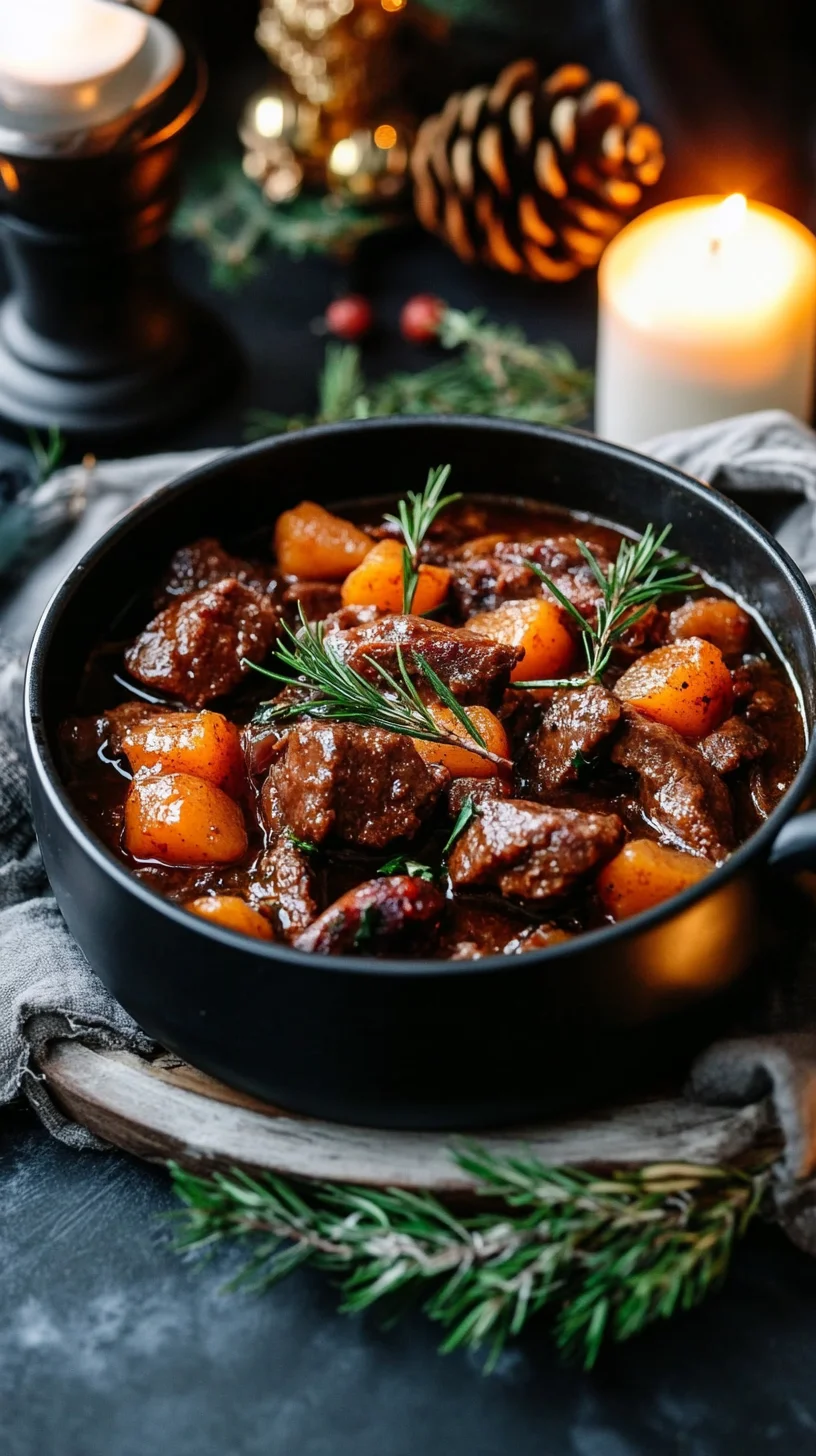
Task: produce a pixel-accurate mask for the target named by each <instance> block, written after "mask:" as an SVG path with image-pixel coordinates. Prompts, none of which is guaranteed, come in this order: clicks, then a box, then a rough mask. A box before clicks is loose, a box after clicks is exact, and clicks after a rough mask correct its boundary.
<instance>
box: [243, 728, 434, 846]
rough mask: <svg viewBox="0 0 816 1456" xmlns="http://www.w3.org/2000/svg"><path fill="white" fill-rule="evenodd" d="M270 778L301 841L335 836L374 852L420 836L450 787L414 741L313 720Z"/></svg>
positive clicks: (290, 740) (294, 734)
mask: <svg viewBox="0 0 816 1456" xmlns="http://www.w3.org/2000/svg"><path fill="white" fill-rule="evenodd" d="M270 778H271V780H272V785H273V787H274V790H275V792H276V794H277V797H278V799H279V802H280V807H281V811H282V814H283V818H284V820H285V822H286V824H288V826H289V828H290V829H291V830H292V832H293V834H296V835H297V837H298V838H299V839H308V840H311V841H312V842H313V843H315V844H320V843H322V841H323V840H324V839H325V838H326V836H327V835H328V834H334V835H336V836H337V837H338V838H339V839H343V840H345V841H346V843H348V844H360V845H369V846H370V847H371V848H372V849H382V848H383V847H384V846H385V845H386V844H390V842H391V840H392V839H403V838H408V837H410V836H411V835H412V834H415V833H416V831H417V829H418V828H419V826H420V824H421V823H422V820H423V819H424V818H426V817H427V815H428V814H429V813H430V812H431V810H432V809H433V807H434V805H435V804H436V801H437V799H438V798H439V795H440V794H441V792H442V790H443V788H444V787H445V786H446V785H447V784H448V783H449V782H450V775H449V774H448V771H447V769H444V768H440V767H439V765H438V764H430V763H425V761H424V760H423V759H422V758H420V756H419V754H418V753H417V751H416V749H415V747H414V745H413V743H412V742H411V740H410V738H406V737H403V736H402V735H400V734H397V733H385V732H383V730H382V729H381V728H363V727H359V726H358V725H357V724H355V723H325V722H320V721H319V720H317V719H314V718H305V719H302V720H301V721H300V722H298V723H296V724H295V725H294V727H293V728H292V729H291V731H290V733H289V735H288V737H287V740H286V747H285V749H284V750H282V751H281V753H280V755H279V756H278V757H277V759H276V760H275V762H274V763H273V765H272V768H271V770H270Z"/></svg>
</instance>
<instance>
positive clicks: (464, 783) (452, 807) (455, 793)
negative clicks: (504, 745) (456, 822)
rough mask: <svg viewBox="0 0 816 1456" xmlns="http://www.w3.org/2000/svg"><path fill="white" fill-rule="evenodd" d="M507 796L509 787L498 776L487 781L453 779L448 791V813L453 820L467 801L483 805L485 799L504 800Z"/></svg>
mask: <svg viewBox="0 0 816 1456" xmlns="http://www.w3.org/2000/svg"><path fill="white" fill-rule="evenodd" d="M509 794H510V785H509V784H508V783H507V781H506V779H502V778H499V776H498V774H494V775H493V777H492V778H489V779H454V780H453V783H452V784H451V786H450V788H449V789H448V812H449V813H450V815H451V816H452V818H454V819H455V818H456V817H457V815H458V814H460V813H461V811H462V809H463V808H464V807H465V804H466V803H467V801H468V799H472V800H473V802H474V804H483V803H484V801H485V799H506V798H508V797H509Z"/></svg>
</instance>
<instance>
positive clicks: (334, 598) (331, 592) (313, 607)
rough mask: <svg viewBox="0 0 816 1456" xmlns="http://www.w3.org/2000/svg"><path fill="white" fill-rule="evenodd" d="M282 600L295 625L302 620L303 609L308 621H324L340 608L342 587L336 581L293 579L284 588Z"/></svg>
mask: <svg viewBox="0 0 816 1456" xmlns="http://www.w3.org/2000/svg"><path fill="white" fill-rule="evenodd" d="M282 600H283V608H284V611H285V613H286V617H287V620H288V621H289V622H291V623H292V625H293V626H297V625H298V624H299V622H300V612H301V609H302V610H303V615H304V617H305V618H306V621H307V622H322V621H323V618H324V617H328V616H329V614H330V613H331V612H337V611H339V610H340V588H339V586H338V585H337V582H335V581H292V582H290V583H289V585H288V586H287V587H285V588H284V592H283V598H282Z"/></svg>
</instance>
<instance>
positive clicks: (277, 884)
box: [249, 834, 318, 940]
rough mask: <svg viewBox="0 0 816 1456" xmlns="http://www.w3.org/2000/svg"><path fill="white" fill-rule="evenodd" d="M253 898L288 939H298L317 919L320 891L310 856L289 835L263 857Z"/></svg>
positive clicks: (253, 890) (250, 889)
mask: <svg viewBox="0 0 816 1456" xmlns="http://www.w3.org/2000/svg"><path fill="white" fill-rule="evenodd" d="M249 898H250V901H251V903H252V905H253V906H254V907H255V909H256V910H262V911H263V913H264V914H265V915H268V916H269V918H270V920H271V921H272V923H273V925H274V926H275V928H276V930H277V932H278V934H279V935H280V936H282V938H283V939H284V940H294V939H295V938H296V937H297V936H298V935H300V934H301V932H302V931H304V930H305V929H306V927H307V926H308V925H311V923H312V921H313V920H314V919H315V918H316V917H317V912H318V906H317V889H316V885H315V877H314V873H313V871H312V867H311V864H310V862H309V855H308V853H306V852H305V851H304V850H303V849H301V848H299V847H298V845H296V844H294V843H293V842H292V840H291V839H290V838H289V836H288V835H287V834H282V835H281V837H280V839H279V840H278V841H277V843H275V844H273V845H272V846H271V848H270V849H267V850H266V851H265V852H264V854H262V855H261V858H260V859H259V861H258V863H257V865H256V867H255V874H254V878H253V880H252V882H251V884H250V886H249Z"/></svg>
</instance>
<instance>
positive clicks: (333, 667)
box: [246, 607, 512, 769]
mask: <svg viewBox="0 0 816 1456" xmlns="http://www.w3.org/2000/svg"><path fill="white" fill-rule="evenodd" d="M300 621H301V626H300V630H299V631H298V632H297V633H295V632H293V631H292V629H291V627H289V626H288V625H285V626H284V628H283V632H284V641H283V642H282V643H281V644H279V646H278V658H279V660H280V662H281V663H282V665H283V668H284V669H288V671H286V670H284V671H282V672H279V671H275V670H274V669H273V668H267V667H261V666H260V665H259V664H258V663H256V662H249V661H247V664H246V665H247V666H248V667H251V668H253V669H254V670H255V672H260V673H262V674H263V675H264V677H268V678H272V679H273V681H274V682H278V683H281V684H282V685H284V686H286V687H292V686H295V687H304V686H305V687H307V688H309V689H310V690H311V692H312V693H313V696H312V697H311V698H308V699H306V701H305V702H297V703H280V704H274V703H272V704H267V705H266V706H265V708H264V720H265V721H266V722H274V721H275V720H277V719H282V720H285V719H287V718H294V717H302V716H303V715H304V714H306V715H308V716H309V717H311V718H324V719H327V720H330V721H332V722H337V723H359V724H361V725H362V726H363V727H368V728H382V729H384V730H385V732H387V733H401V734H404V735H406V736H407V737H409V738H420V739H423V740H424V741H425V742H427V743H439V744H444V745H445V746H447V747H451V748H461V747H462V744H463V740H462V738H461V737H460V736H459V734H457V733H448V732H446V731H445V730H444V729H443V728H440V727H439V725H438V724H437V723H436V721H435V719H434V718H433V716H432V714H431V712H430V710H429V708H428V706H427V704H426V703H424V702H423V701H422V698H421V697H420V695H419V693H418V692H417V689H416V687H415V685H414V683H413V681H412V680H411V676H410V674H409V672H408V668H407V667H406V664H405V659H404V656H403V653H402V650H401V648H400V647H399V646H398V647H397V648H396V657H397V663H398V671H399V677H398V678H397V677H394V676H393V675H392V674H391V673H390V672H388V671H387V670H386V668H384V667H383V666H382V665H381V664H380V663H378V662H375V661H374V659H373V658H371V657H369V658H367V659H366V661H367V662H368V663H369V664H370V665H371V667H372V668H373V669H374V671H375V672H376V673H377V675H378V677H379V678H380V679H381V684H378V683H371V682H369V681H368V680H367V679H366V678H364V677H363V676H362V674H361V673H359V672H356V671H355V669H354V668H353V667H349V666H348V664H347V663H344V662H341V660H340V658H339V657H336V656H335V654H334V653H333V652H332V650H331V648H330V646H329V645H328V644H327V643H326V642H324V640H323V623H322V622H307V621H306V618H305V616H304V614H303V609H302V607H301V610H300ZM412 655H413V660H414V663H415V664H416V667H417V668H418V669H419V671H420V673H421V674H422V676H423V677H424V678H425V680H426V681H427V682H428V683H429V684H430V686H431V687H432V688H433V689H434V692H435V693H436V694H437V695H438V697H439V699H440V701H441V702H442V703H443V704H444V706H445V707H446V708H449V709H450V711H451V712H452V713H453V714H454V716H455V717H456V719H457V721H458V722H460V723H461V724H462V726H463V728H464V729H465V732H466V733H467V734H468V737H469V739H470V740H471V741H470V742H469V743H468V744H467V747H468V749H469V751H470V752H472V753H477V754H479V755H480V757H482V758H486V759H488V760H489V761H490V762H491V763H494V764H496V766H497V767H499V768H505V769H507V768H510V767H511V766H512V765H511V764H510V762H509V760H508V759H505V758H501V757H500V756H499V755H498V754H496V753H491V752H490V751H489V749H488V748H487V747H486V746H485V741H484V739H483V737H482V735H481V733H480V732H479V730H478V728H477V727H476V726H475V724H474V723H472V722H471V720H470V718H469V717H468V715H467V713H466V712H465V709H464V708H463V707H462V705H461V703H459V702H457V700H456V698H455V697H454V695H453V693H452V692H451V690H450V688H449V687H448V686H447V684H446V683H443V682H442V680H441V678H440V677H439V676H438V674H437V673H436V672H434V670H433V668H432V667H431V665H430V663H428V662H426V661H425V658H424V657H423V656H422V655H421V653H419V652H415V653H413V654H412Z"/></svg>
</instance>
